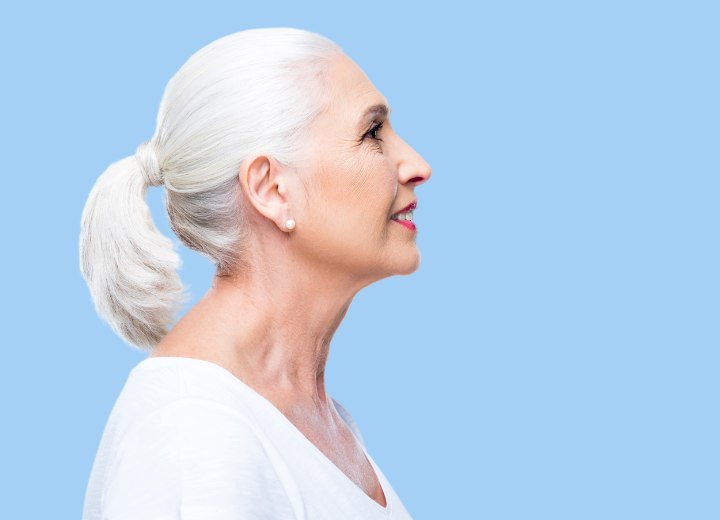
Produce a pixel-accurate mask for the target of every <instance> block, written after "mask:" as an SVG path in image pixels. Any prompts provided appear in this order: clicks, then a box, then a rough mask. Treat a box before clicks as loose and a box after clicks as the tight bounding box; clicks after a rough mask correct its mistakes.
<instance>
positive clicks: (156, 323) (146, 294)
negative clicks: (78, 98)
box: [80, 143, 184, 350]
mask: <svg viewBox="0 0 720 520" xmlns="http://www.w3.org/2000/svg"><path fill="white" fill-rule="evenodd" d="M147 144H148V143H143V145H141V147H139V148H138V155H137V158H136V156H130V157H126V158H125V159H122V160H120V161H118V162H115V163H113V164H111V165H110V166H109V167H108V168H107V170H105V172H104V173H103V174H102V175H101V176H100V178H99V179H98V180H97V182H96V183H95V186H93V188H92V191H91V192H90V195H89V197H88V200H87V203H86V204H85V208H84V210H83V213H82V222H81V231H80V270H81V272H82V275H83V277H84V278H85V281H86V282H87V284H88V287H89V288H90V293H91V295H92V298H93V301H94V302H95V308H96V310H97V312H98V314H99V315H100V316H101V317H102V318H104V319H105V320H106V321H107V322H108V323H109V324H110V326H111V327H112V328H113V330H114V331H115V332H116V333H118V334H119V335H120V336H122V337H123V338H124V339H125V340H126V341H127V342H128V343H130V344H131V345H134V346H136V347H139V348H141V349H144V350H150V349H152V348H153V347H154V346H155V345H157V343H158V342H159V341H160V340H161V339H162V338H163V336H165V334H167V331H168V327H169V325H170V324H171V323H172V321H173V319H174V315H175V312H176V311H177V310H178V307H179V306H180V304H181V303H182V302H183V300H184V294H183V287H182V284H181V282H180V278H179V277H178V275H177V272H176V271H177V269H178V268H179V267H180V258H179V256H178V254H177V253H176V251H175V249H174V247H173V244H172V242H171V241H170V239H168V238H167V237H166V236H164V235H162V234H161V233H160V232H159V231H158V229H157V228H156V227H155V224H154V223H153V221H152V216H151V214H150V209H149V207H148V205H147V203H146V202H145V194H146V191H147V186H148V185H156V184H159V183H160V182H161V179H160V178H159V175H160V174H159V170H160V169H159V167H158V166H157V160H156V159H151V160H148V159H147V157H152V158H154V154H148V153H147V152H146V148H147V146H146V145H147ZM141 161H142V162H143V163H145V164H147V166H146V165H145V164H141Z"/></svg>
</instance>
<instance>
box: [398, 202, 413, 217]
mask: <svg viewBox="0 0 720 520" xmlns="http://www.w3.org/2000/svg"><path fill="white" fill-rule="evenodd" d="M415 208H417V201H416V200H414V201H412V202H411V203H410V204H408V205H407V206H405V207H404V208H403V209H401V210H400V211H397V212H395V213H393V214H392V216H393V217H394V216H395V215H399V214H400V213H406V212H408V211H413V210H414V209H415Z"/></svg>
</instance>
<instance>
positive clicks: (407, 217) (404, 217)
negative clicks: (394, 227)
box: [390, 211, 413, 222]
mask: <svg viewBox="0 0 720 520" xmlns="http://www.w3.org/2000/svg"><path fill="white" fill-rule="evenodd" d="M390 218H392V219H393V220H409V221H411V222H412V219H413V214H412V211H408V212H406V213H398V214H397V215H393V216H392V217H390Z"/></svg>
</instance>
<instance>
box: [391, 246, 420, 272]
mask: <svg viewBox="0 0 720 520" xmlns="http://www.w3.org/2000/svg"><path fill="white" fill-rule="evenodd" d="M419 267H420V251H418V250H417V249H416V253H415V255H413V256H412V257H409V258H408V259H407V260H406V261H405V262H403V263H402V264H397V265H396V266H395V270H394V271H393V273H394V274H398V275H408V274H412V273H414V272H415V271H417V270H418V268H419Z"/></svg>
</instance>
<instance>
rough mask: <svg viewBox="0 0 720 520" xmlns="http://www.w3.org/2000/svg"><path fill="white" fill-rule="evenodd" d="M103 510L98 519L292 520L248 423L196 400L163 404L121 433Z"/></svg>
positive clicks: (223, 408)
mask: <svg viewBox="0 0 720 520" xmlns="http://www.w3.org/2000/svg"><path fill="white" fill-rule="evenodd" d="M103 512H104V514H103V519H104V520H131V519H132V520H146V519H147V520H150V519H153V520H170V519H172V520H209V519H212V520H230V519H233V520H238V519H242V520H266V519H267V520H270V519H274V520H275V519H286V518H287V519H293V518H295V515H294V514H293V512H292V508H291V506H290V503H289V500H288V498H287V495H286V493H285V489H284V487H283V485H282V483H281V481H280V480H279V478H278V476H277V474H276V472H275V469H274V468H273V465H272V463H271V461H270V459H269V458H268V456H267V453H266V451H265V448H264V447H263V444H262V442H261V440H260V438H259V437H258V436H257V435H256V433H255V431H254V429H253V428H252V426H251V425H250V424H249V423H248V422H247V420H246V419H245V418H244V417H243V416H241V415H240V414H238V413H237V412H235V411H234V410H233V409H232V408H229V407H227V406H225V405H221V404H218V403H215V402H213V401H209V400H206V399H195V398H185V399H180V400H178V401H175V402H173V403H172V404H169V405H166V406H164V407H163V408H161V409H160V410H158V411H156V412H154V413H153V414H152V415H151V416H149V417H147V418H146V419H144V420H143V421H142V422H141V423H140V424H138V425H137V426H136V427H134V428H133V429H132V430H131V431H130V432H129V433H128V434H127V435H126V436H125V438H124V439H123V441H122V442H121V443H120V445H119V449H118V454H117V456H116V459H115V463H114V465H113V468H112V470H111V477H110V479H109V481H108V486H107V488H106V489H105V493H104V495H103Z"/></svg>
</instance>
